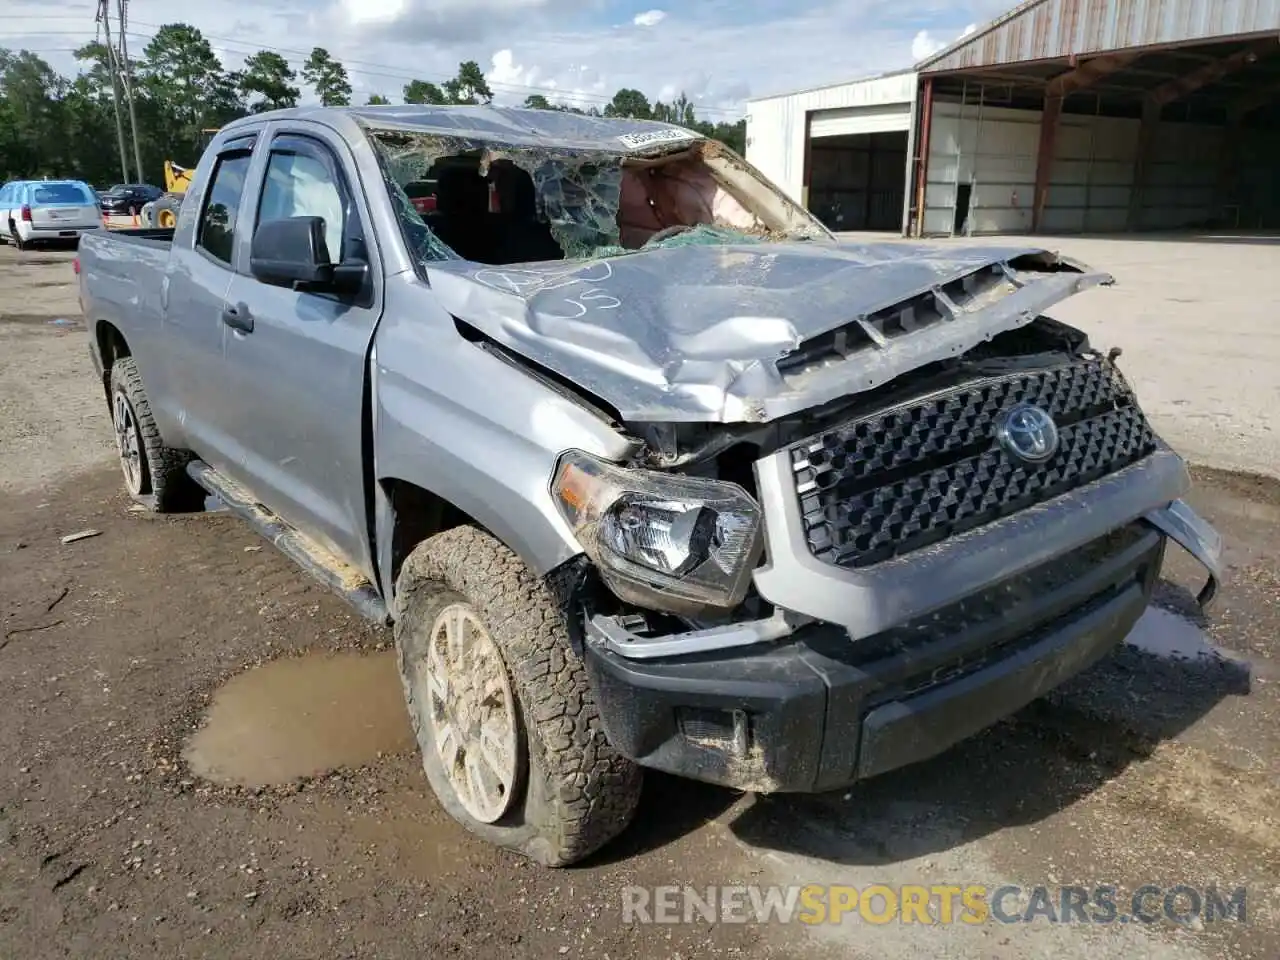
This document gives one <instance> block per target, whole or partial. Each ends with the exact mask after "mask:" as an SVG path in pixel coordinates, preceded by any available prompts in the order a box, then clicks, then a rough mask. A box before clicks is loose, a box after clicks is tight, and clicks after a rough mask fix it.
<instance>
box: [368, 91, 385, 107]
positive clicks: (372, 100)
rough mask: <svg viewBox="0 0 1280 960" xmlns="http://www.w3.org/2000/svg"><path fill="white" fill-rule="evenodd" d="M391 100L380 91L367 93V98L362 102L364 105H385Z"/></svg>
mask: <svg viewBox="0 0 1280 960" xmlns="http://www.w3.org/2000/svg"><path fill="white" fill-rule="evenodd" d="M390 102H391V101H390V100H388V99H387V98H386V97H384V96H383V95H382V94H380V93H371V94H369V99H368V100H366V101H365V102H364V104H365V106H366V107H385V106H386V105H387V104H389V103H390Z"/></svg>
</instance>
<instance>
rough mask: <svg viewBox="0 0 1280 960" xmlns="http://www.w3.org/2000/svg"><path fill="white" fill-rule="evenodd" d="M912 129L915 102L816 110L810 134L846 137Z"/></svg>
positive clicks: (814, 136)
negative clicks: (913, 104)
mask: <svg viewBox="0 0 1280 960" xmlns="http://www.w3.org/2000/svg"><path fill="white" fill-rule="evenodd" d="M910 128H911V104H909V103H882V104H877V105H875V106H869V107H842V108H839V109H836V110H815V111H814V112H813V116H812V117H811V118H810V119H809V136H810V137H813V138H814V139H815V140H816V139H817V138H819V137H843V136H849V135H851V134H865V133H897V132H902V133H906V131H907V130H909V129H910Z"/></svg>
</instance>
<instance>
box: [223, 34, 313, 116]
mask: <svg viewBox="0 0 1280 960" xmlns="http://www.w3.org/2000/svg"><path fill="white" fill-rule="evenodd" d="M297 77H298V75H297V74H296V73H295V72H294V71H293V68H292V67H290V66H289V61H288V60H286V59H285V58H284V57H282V56H280V54H278V53H276V52H275V51H273V50H259V51H258V52H257V53H255V54H253V56H251V57H246V58H245V61H244V70H243V71H242V72H241V73H239V74H238V75H237V82H238V85H239V88H240V92H241V93H242V94H243V95H244V97H245V99H246V100H249V101H250V102H249V110H250V112H251V113H262V112H263V111H266V110H278V109H280V108H281V107H296V106H297V105H298V94H299V91H298V88H297V87H295V86H294V85H293V81H294V80H296V79H297ZM255 97H256V98H257V99H251V98H255Z"/></svg>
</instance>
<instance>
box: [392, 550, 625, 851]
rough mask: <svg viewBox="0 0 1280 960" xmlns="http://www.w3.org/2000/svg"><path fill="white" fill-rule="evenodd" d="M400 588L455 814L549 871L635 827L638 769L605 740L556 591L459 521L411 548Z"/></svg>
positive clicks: (414, 706)
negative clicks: (458, 525) (628, 826)
mask: <svg viewBox="0 0 1280 960" xmlns="http://www.w3.org/2000/svg"><path fill="white" fill-rule="evenodd" d="M397 591H398V596H397V604H398V605H399V608H400V615H399V617H398V618H397V620H396V627H395V635H396V649H397V650H398V652H399V658H400V675H401V679H402V680H403V682H404V689H405V699H406V701H407V703H408V706H409V715H410V718H411V719H412V721H413V727H414V731H415V733H416V734H417V738H418V745H419V747H420V748H421V750H422V765H423V768H424V769H425V771H426V774H427V779H428V780H429V781H430V783H431V787H432V789H433V790H434V791H435V793H436V796H437V797H439V799H440V802H441V804H442V805H443V806H444V808H445V810H447V811H448V813H449V814H450V815H451V816H452V817H453V818H454V819H455V820H457V821H458V822H460V823H461V824H462V825H463V826H465V827H466V828H467V829H468V830H470V831H471V832H473V833H475V834H477V835H478V836H480V837H482V838H483V839H485V840H488V841H490V842H491V843H495V844H498V845H500V846H503V847H507V848H509V849H512V850H516V851H518V852H520V853H523V854H525V855H526V856H528V857H531V858H532V859H534V860H537V861H538V862H540V863H542V864H545V865H546V866H552V867H559V866H565V865H568V864H570V863H573V862H575V861H577V860H580V859H582V858H583V857H585V856H587V855H588V854H590V853H592V852H593V851H595V850H597V849H598V848H600V847H601V846H603V845H604V844H605V843H607V842H608V841H609V840H611V839H612V838H613V837H615V836H617V835H618V834H619V833H621V832H622V831H623V830H624V829H626V826H627V824H628V823H629V822H630V821H631V817H632V815H633V814H634V813H635V809H636V804H637V802H638V801H639V797H640V770H639V768H638V767H637V766H636V765H635V764H633V763H632V762H631V761H630V760H628V759H627V758H625V757H623V756H622V755H621V754H619V753H618V752H617V751H616V750H614V748H613V747H612V746H611V745H610V744H609V742H608V740H607V739H606V737H605V735H604V730H603V728H602V726H601V723H600V716H599V712H598V711H597V709H596V705H595V700H594V696H593V693H592V691H591V688H590V686H589V684H588V681H587V674H586V668H585V666H584V665H583V663H582V661H581V659H580V658H579V657H578V655H577V654H576V653H575V652H574V650H573V648H572V647H571V646H570V645H569V637H568V634H567V632H566V630H565V625H564V619H563V614H562V613H561V610H560V607H559V605H558V604H557V602H556V601H555V599H554V598H553V596H552V594H551V591H550V590H549V589H548V588H547V586H546V584H545V583H544V582H543V581H542V580H541V579H539V578H538V577H535V576H534V575H533V574H532V573H530V572H529V570H528V568H526V567H525V565H524V564H523V563H522V562H521V561H520V559H519V557H517V556H516V555H515V554H514V553H512V552H511V551H510V550H508V549H507V548H506V547H505V546H503V545H502V544H501V543H499V542H498V541H496V540H495V539H493V537H491V536H489V535H488V534H485V533H482V532H481V531H479V530H476V529H475V528H472V527H457V528H454V529H452V530H447V531H445V532H444V533H440V534H437V535H436V536H434V537H432V538H430V539H429V540H426V541H424V542H423V543H422V544H420V545H419V546H418V547H417V548H416V549H415V550H414V551H413V553H412V554H411V555H410V556H409V558H408V559H407V560H406V561H405V565H404V569H403V570H402V571H401V573H400V576H399V578H398V580H397Z"/></svg>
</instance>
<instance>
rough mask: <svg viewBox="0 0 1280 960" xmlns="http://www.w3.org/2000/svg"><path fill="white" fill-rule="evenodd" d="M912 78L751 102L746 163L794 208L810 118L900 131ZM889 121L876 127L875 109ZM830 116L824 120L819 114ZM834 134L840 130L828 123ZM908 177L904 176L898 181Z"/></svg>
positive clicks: (799, 198)
mask: <svg viewBox="0 0 1280 960" xmlns="http://www.w3.org/2000/svg"><path fill="white" fill-rule="evenodd" d="M916 87H917V83H916V74H915V73H911V72H908V73H898V74H893V75H891V76H887V77H872V78H870V79H867V80H859V81H856V82H854V83H843V84H839V85H836V86H830V87H819V88H818V89H816V90H803V91H800V92H799V93H791V94H786V95H784V96H779V97H769V98H767V99H763V100H752V101H749V102H748V103H747V160H748V161H749V162H750V163H752V164H753V165H754V166H755V167H757V168H758V169H759V170H760V172H761V173H763V174H764V175H765V176H767V177H768V178H769V179H771V180H773V181H774V182H775V183H777V184H778V186H780V187H781V188H782V189H783V190H784V191H786V193H787V195H788V196H789V197H791V198H792V199H793V200H795V201H796V202H797V203H803V202H804V159H805V148H806V144H805V133H806V130H807V126H808V116H809V114H810V113H814V114H816V115H817V117H816V119H819V120H828V121H835V120H838V119H843V118H852V117H853V116H859V117H861V118H865V122H866V123H867V124H869V126H868V127H867V129H868V130H870V129H876V130H891V129H898V130H905V129H907V127H908V125H909V123H910V117H911V116H912V113H913V110H912V107H913V106H914V103H915V96H916ZM877 107H883V108H884V110H883V111H881V112H883V113H885V114H891V115H892V116H894V117H895V118H897V119H895V120H894V121H892V122H891V124H890V125H888V126H886V125H885V124H883V123H875V122H874V121H873V120H872V119H871V115H872V114H874V113H876V112H877V111H876V110H875V109H874V108H877ZM824 111H831V113H829V114H828V115H827V116H826V117H823V116H822V112H824ZM830 128H831V129H832V130H833V131H837V130H838V129H839V128H838V126H837V125H836V124H834V123H832V124H831V127H830ZM906 175H907V171H905V170H904V171H903V176H904V177H905V176H906Z"/></svg>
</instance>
